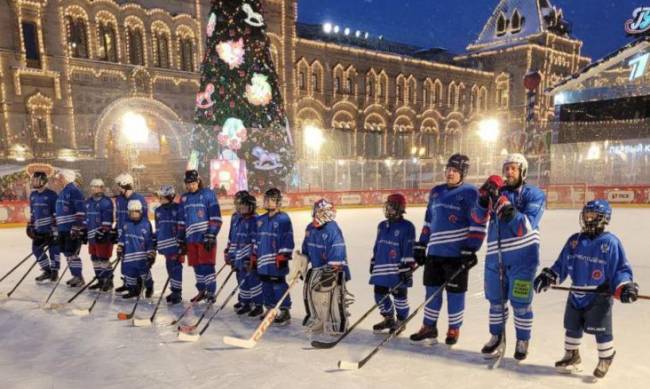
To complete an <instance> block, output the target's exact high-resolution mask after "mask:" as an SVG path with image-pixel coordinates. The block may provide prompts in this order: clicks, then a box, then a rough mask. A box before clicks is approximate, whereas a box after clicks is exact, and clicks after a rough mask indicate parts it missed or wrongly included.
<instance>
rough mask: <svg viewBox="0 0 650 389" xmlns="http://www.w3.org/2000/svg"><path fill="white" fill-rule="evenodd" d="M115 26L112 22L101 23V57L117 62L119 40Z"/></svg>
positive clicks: (99, 51)
mask: <svg viewBox="0 0 650 389" xmlns="http://www.w3.org/2000/svg"><path fill="white" fill-rule="evenodd" d="M115 38H116V34H115V27H114V26H113V25H112V24H110V23H99V37H98V39H99V42H98V44H99V46H98V51H97V52H98V56H99V59H102V60H104V61H110V62H117V40H116V39H115Z"/></svg>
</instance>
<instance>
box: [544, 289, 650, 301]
mask: <svg viewBox="0 0 650 389" xmlns="http://www.w3.org/2000/svg"><path fill="white" fill-rule="evenodd" d="M551 289H555V290H565V291H568V292H579V293H589V294H598V295H601V296H612V294H611V293H607V292H597V291H595V290H585V289H580V288H569V287H566V286H558V285H551ZM636 298H637V299H639V300H650V296H646V295H642V294H640V295H638V296H637V297H636Z"/></svg>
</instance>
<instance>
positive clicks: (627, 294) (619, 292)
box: [614, 282, 639, 304]
mask: <svg viewBox="0 0 650 389" xmlns="http://www.w3.org/2000/svg"><path fill="white" fill-rule="evenodd" d="M614 297H616V298H618V299H620V300H621V302H622V303H626V304H627V303H633V302H635V301H636V299H637V298H639V284H637V283H636V282H628V283H626V284H623V285H621V286H619V287H618V288H617V289H616V292H615V293H614Z"/></svg>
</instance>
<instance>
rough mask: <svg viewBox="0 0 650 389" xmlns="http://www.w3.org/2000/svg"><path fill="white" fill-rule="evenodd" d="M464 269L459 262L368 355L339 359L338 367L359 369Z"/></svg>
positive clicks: (400, 331) (463, 265)
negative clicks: (450, 273) (443, 280)
mask: <svg viewBox="0 0 650 389" xmlns="http://www.w3.org/2000/svg"><path fill="white" fill-rule="evenodd" d="M465 269H467V266H466V265H465V264H464V263H463V264H461V265H460V267H459V268H458V270H456V271H455V272H454V274H452V275H451V277H449V279H448V280H447V281H445V282H444V283H443V284H442V285H441V286H440V288H438V290H437V291H436V292H434V293H432V294H431V296H429V298H427V299H426V300H424V302H423V303H422V304H420V305H419V306H418V307H417V308H415V310H414V311H413V313H411V314H410V315H409V316H408V317H407V318H406V319H405V320H404V321H402V322H401V323H400V325H399V327H397V329H396V330H395V332H393V333H389V334H388V335H387V336H386V337H385V338H384V339H383V340H382V341H381V342H380V343H379V344H378V345H377V346H376V347H375V348H374V349H373V350H372V351H370V353H368V355H366V356H365V357H364V358H363V359H361V360H360V361H358V362H350V361H343V360H340V361H339V363H338V367H339V369H342V370H358V369H361V368H362V367H363V366H364V365H365V364H366V363H368V361H369V360H370V358H372V357H373V356H374V355H375V354H377V353H378V352H379V350H381V348H382V347H383V346H384V345H385V344H386V343H388V342H390V341H391V340H392V339H393V338H396V337H397V336H399V334H401V333H402V331H404V330H405V329H406V325H407V324H408V322H409V321H411V319H413V318H414V317H415V316H416V315H417V314H418V312H420V310H421V309H422V308H423V307H424V306H426V305H427V304H428V303H429V302H430V301H431V300H433V299H434V298H435V297H436V296H437V295H438V294H440V293H442V291H443V290H444V289H445V288H446V287H447V285H448V284H449V283H450V282H451V281H453V280H454V279H456V277H458V275H459V274H460V273H462V272H463V271H465Z"/></svg>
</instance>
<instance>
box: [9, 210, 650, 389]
mask: <svg viewBox="0 0 650 389" xmlns="http://www.w3.org/2000/svg"><path fill="white" fill-rule="evenodd" d="M407 216H408V218H410V219H411V220H412V221H413V222H414V223H415V225H416V228H417V229H418V230H419V228H420V227H421V225H422V220H423V218H424V208H414V209H409V211H408V214H407ZM291 217H292V220H293V223H294V230H295V240H296V244H297V245H299V244H300V243H301V242H302V238H303V235H304V226H305V225H306V224H307V223H308V222H309V214H308V213H307V212H293V213H291ZM381 217H382V212H381V210H379V209H363V210H340V211H339V214H338V218H337V220H338V222H339V223H340V225H341V228H342V230H343V233H344V235H345V238H346V242H347V249H348V256H349V262H350V264H351V270H352V281H351V283H350V284H349V285H348V286H349V288H350V290H351V292H352V293H353V294H354V295H355V296H356V302H355V303H354V305H353V306H352V308H351V309H352V321H354V320H356V318H358V317H359V316H360V315H361V314H362V313H363V312H365V311H366V310H367V309H368V308H369V307H370V306H371V305H372V304H373V301H372V299H373V297H372V287H371V286H369V285H368V263H369V259H370V256H371V249H372V244H373V240H374V237H375V228H376V225H377V223H378V222H379V221H380V220H381ZM227 228H228V218H227V220H226V223H225V225H224V229H223V230H222V232H221V234H220V235H219V248H223V247H224V240H225V236H226V234H225V233H224V231H227V230H226V229H227ZM577 228H578V211H577V210H554V211H547V212H546V214H545V216H544V219H543V223H542V240H543V243H542V265H543V266H548V265H550V264H551V263H552V261H553V260H554V259H555V257H556V256H557V254H558V252H559V250H560V248H561V247H562V245H563V244H564V242H565V241H566V239H567V238H568V236H569V235H570V234H571V233H572V232H575V231H576V230H577ZM611 230H612V231H613V232H615V233H616V234H617V235H618V236H619V237H620V238H621V239H622V241H623V243H624V245H625V248H626V251H627V254H628V256H629V258H630V261H631V262H632V264H633V267H634V271H635V277H636V280H637V281H638V282H639V284H640V285H641V290H642V292H643V291H648V290H650V268H649V267H648V264H647V262H646V259H647V252H648V247H649V244H648V241H646V240H645V239H647V236H648V232H649V231H650V210H638V209H616V210H615V211H614V215H613V221H612V226H611ZM0 247H2V249H1V251H0V253H1V256H0V274H4V272H5V271H7V270H8V269H9V268H11V267H12V266H13V264H14V263H15V262H16V261H17V260H18V259H19V258H22V257H23V256H24V255H25V254H26V253H27V252H28V250H29V248H28V247H29V246H28V240H27V238H26V237H25V235H24V230H23V229H1V230H0ZM219 251H221V250H219ZM83 252H84V255H83V256H82V259H83V264H84V274H85V277H86V279H87V280H89V279H90V278H91V273H92V268H91V265H90V261H89V258H88V255H87V249H86V248H84V249H83ZM482 253H483V251H482V252H481V254H482ZM481 257H482V255H481ZM222 261H223V259H222V258H221V256H220V257H219V264H221V263H223V262H222ZM481 262H482V259H481ZM36 275H37V273H36V272H34V274H30V275H29V277H28V278H27V280H26V281H25V283H24V284H23V285H22V286H21V287H20V288H19V289H18V290H17V292H16V293H15V294H14V295H13V296H12V298H11V299H10V300H9V301H6V302H0V377H1V378H0V381H1V382H2V383H1V384H0V387H2V388H4V389H8V388H80V387H87V386H89V385H92V386H93V387H96V388H100V387H101V388H104V387H108V388H111V387H115V388H118V387H119V388H131V387H136V386H137V387H156V388H157V389H162V388H179V387H182V388H190V387H191V388H204V387H205V388H207V387H228V386H229V385H233V386H236V387H242V388H244V387H246V388H250V387H256V388H258V389H259V388H262V387H264V388H266V387H268V388H275V387H278V388H294V387H307V386H309V387H310V388H312V389H315V388H326V387H327V388H334V387H345V388H365V387H370V386H372V387H373V388H388V387H390V388H395V387H409V388H417V387H422V388H425V387H427V388H429V387H432V386H434V385H435V386H436V387H444V388H487V387H496V386H500V387H513V388H518V389H523V388H546V389H549V388H566V387H584V386H586V385H588V384H586V383H584V381H585V377H588V376H590V375H591V371H592V370H593V368H594V366H595V364H596V360H597V356H596V349H595V341H594V340H593V337H590V336H586V337H585V339H584V341H583V346H582V350H581V351H582V356H583V365H584V372H583V373H581V374H579V375H575V376H564V375H559V374H557V373H556V372H555V371H554V368H553V363H554V361H556V360H557V359H558V358H560V357H561V356H562V355H563V337H564V333H563V328H562V316H563V311H564V304H565V299H566V294H565V293H563V292H558V291H549V292H547V293H545V294H543V295H541V296H537V297H536V299H535V301H534V312H535V324H534V329H533V339H532V344H531V347H530V354H529V358H528V360H527V361H525V363H524V364H521V365H517V364H515V363H514V360H513V359H512V354H513V352H514V349H513V345H514V342H513V341H510V343H509V346H508V353H507V358H506V359H505V360H504V362H503V364H502V367H501V368H499V369H497V370H488V369H487V368H486V363H485V361H484V360H483V358H482V357H481V355H480V349H481V347H482V345H483V344H484V343H485V342H486V341H487V339H488V337H489V334H488V303H487V301H486V300H485V299H484V297H483V295H482V290H483V281H482V263H479V265H478V266H477V267H476V268H475V269H473V270H472V272H471V275H470V289H469V292H468V296H467V305H466V309H465V324H464V326H463V328H462V330H461V336H460V341H459V344H458V345H457V346H456V347H455V348H454V349H453V350H449V349H448V348H447V347H446V346H444V345H437V346H433V347H422V346H416V345H411V344H410V343H409V341H408V335H409V334H411V333H412V332H414V331H417V329H418V328H419V327H420V324H421V320H422V318H421V314H420V315H418V317H416V318H415V319H414V320H413V321H412V322H411V323H409V325H408V328H407V329H406V331H405V332H404V333H403V335H402V336H401V337H400V338H398V339H397V340H395V341H394V342H391V343H389V344H388V345H387V346H386V347H385V348H384V349H383V350H382V351H381V352H380V353H378V354H377V355H375V357H374V358H373V359H372V360H371V361H370V362H369V363H368V364H367V365H366V366H365V367H364V368H363V369H361V370H359V371H339V370H338V369H337V361H338V360H340V359H346V360H358V359H359V358H361V357H363V356H364V355H365V354H366V353H367V352H369V351H370V350H371V349H372V348H373V347H374V345H375V344H377V343H378V342H379V341H380V340H381V337H380V336H378V335H375V334H373V333H372V331H371V330H370V328H371V326H372V324H373V323H375V322H377V321H379V319H380V317H379V314H378V313H376V314H373V315H371V317H370V318H368V319H367V320H366V321H364V322H363V323H362V324H361V325H360V327H359V328H358V329H357V330H355V331H354V332H353V333H352V334H351V335H350V336H349V337H348V338H347V339H346V340H344V341H343V342H342V343H341V344H339V345H338V346H337V347H336V348H334V349H331V350H314V349H311V348H310V345H309V339H308V338H307V336H306V335H305V334H304V332H303V330H302V329H301V326H300V323H301V321H302V317H303V315H304V309H303V307H302V297H301V290H300V288H296V289H295V290H294V291H293V293H292V297H293V299H294V300H293V301H294V307H293V310H292V314H293V318H294V319H293V322H292V324H291V325H290V326H289V327H284V328H273V327H272V328H271V329H270V330H269V331H268V332H267V334H266V335H265V337H264V338H263V339H262V342H261V343H259V344H258V345H257V347H256V348H254V349H252V350H243V349H235V348H231V347H229V346H226V345H225V344H224V343H223V342H222V337H223V336H224V335H230V336H239V337H248V336H250V334H251V333H252V332H253V331H254V329H255V327H256V326H257V324H258V323H259V321H257V320H250V319H248V320H247V319H241V318H239V317H237V316H236V315H235V314H234V312H233V311H232V309H231V308H230V307H229V308H228V309H227V310H225V311H224V312H222V314H220V315H219V317H218V318H217V319H215V321H214V322H213V324H212V325H211V327H210V328H209V329H208V331H207V332H206V333H205V335H204V336H203V337H202V339H201V340H200V341H199V342H198V343H195V344H188V343H180V342H178V341H177V340H176V331H175V329H174V328H172V327H171V326H169V322H170V321H171V320H173V318H174V317H175V316H176V315H177V314H179V313H180V311H181V310H182V307H173V308H167V307H165V306H163V307H162V308H161V311H160V312H159V315H158V318H157V320H156V325H155V327H152V328H134V327H132V326H131V325H130V323H128V322H123V321H122V322H121V321H118V320H117V317H116V314H117V312H119V311H120V310H127V309H129V308H130V307H131V303H125V302H123V301H121V299H120V298H119V297H118V298H111V297H107V296H104V297H102V298H101V300H100V302H99V303H98V305H97V306H96V308H95V310H94V311H93V313H92V315H91V316H88V317H85V318H79V317H77V316H74V315H72V314H71V313H70V311H69V310H61V311H44V310H42V309H40V308H39V307H38V304H39V303H40V302H42V301H43V300H44V299H45V297H46V296H47V294H48V293H49V291H50V287H47V286H38V285H36V284H35V283H34V282H33V278H34V276H36ZM19 276H20V274H19V272H16V273H15V274H13V275H11V276H10V277H9V278H8V279H7V280H5V281H3V282H2V283H1V284H0V291H3V292H7V291H9V290H10V288H11V287H12V286H13V283H15V282H16V281H17V280H18V278H19ZM165 277H166V271H165V267H164V262H163V260H161V258H160V257H159V261H158V262H157V263H156V265H155V266H154V279H155V280H156V295H157V294H159V290H160V288H162V285H163V283H164V280H165ZM184 277H185V279H184V298H186V299H188V298H190V297H191V296H193V295H194V293H195V290H194V286H193V273H192V271H191V270H190V269H185V272H184ZM67 278H68V276H66V277H65V279H67ZM224 278H225V272H224V273H222V274H221V275H220V276H219V284H220V283H221V281H222V280H223V279H224ZM420 281H421V273H420V274H417V275H416V283H415V284H416V286H415V287H414V288H412V289H411V295H410V302H411V307H414V306H415V305H419V304H420V303H421V302H422V301H423V295H424V290H423V287H421V282H420ZM230 282H231V284H230V285H229V286H228V289H231V288H232V287H234V285H235V284H234V282H233V281H230ZM72 293H73V291H71V290H68V289H67V287H65V285H61V288H60V290H58V291H57V293H56V295H55V296H54V298H53V301H59V302H61V301H64V300H65V299H67V298H69V297H70V296H71V295H72ZM646 293H647V292H646ZM224 295H225V294H224ZM91 296H92V294H85V295H82V296H81V297H80V298H79V299H77V301H76V302H75V304H74V305H75V306H76V307H87V305H88V304H89V303H90V301H91ZM163 304H164V303H163ZM152 310H153V304H146V305H145V306H143V307H142V310H139V316H140V317H148V316H149V315H150V313H151V311H152ZM614 311H615V312H614V335H615V346H616V349H617V352H618V353H617V355H616V359H615V361H614V363H613V365H612V369H611V370H610V373H609V375H608V376H607V377H606V378H605V379H604V380H603V381H601V382H599V383H598V385H600V386H603V385H605V387H615V386H616V387H619V388H626V389H632V388H647V387H648V384H649V382H650V367H648V360H649V359H650V349H649V347H648V345H650V331H648V330H647V327H645V324H646V323H645V322H646V321H650V303H648V302H647V301H639V302H637V303H636V304H632V305H623V304H620V303H616V305H615V308H614ZM195 313H196V314H200V311H199V310H197V311H196V312H195ZM195 317H196V316H195ZM446 325H447V324H446V314H445V315H443V317H442V318H441V321H440V322H439V324H438V329H439V331H440V332H441V337H442V338H443V339H441V340H444V333H445V331H446ZM508 329H509V332H508V336H509V339H511V340H512V339H514V329H513V325H512V321H510V322H509V323H508Z"/></svg>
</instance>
